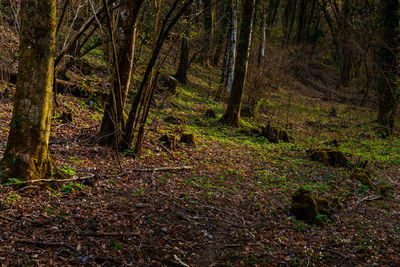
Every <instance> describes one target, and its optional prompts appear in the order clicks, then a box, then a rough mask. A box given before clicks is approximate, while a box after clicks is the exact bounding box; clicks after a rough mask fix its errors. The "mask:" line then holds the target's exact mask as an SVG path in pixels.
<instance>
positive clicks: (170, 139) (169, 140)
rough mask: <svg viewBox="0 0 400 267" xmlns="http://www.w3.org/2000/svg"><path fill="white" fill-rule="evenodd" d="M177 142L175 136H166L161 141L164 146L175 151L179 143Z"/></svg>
mask: <svg viewBox="0 0 400 267" xmlns="http://www.w3.org/2000/svg"><path fill="white" fill-rule="evenodd" d="M176 140H177V138H176V136H175V135H173V134H164V135H163V136H161V137H160V139H159V141H160V142H161V144H163V145H164V146H166V147H167V148H169V149H171V150H175V149H176V143H177V141H176Z"/></svg>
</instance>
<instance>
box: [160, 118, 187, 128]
mask: <svg viewBox="0 0 400 267" xmlns="http://www.w3.org/2000/svg"><path fill="white" fill-rule="evenodd" d="M164 121H165V122H166V123H169V124H174V125H180V126H182V127H185V126H186V119H185V118H184V117H180V116H173V115H170V116H168V117H166V118H165V119H164Z"/></svg>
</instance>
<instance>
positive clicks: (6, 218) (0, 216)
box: [0, 215, 18, 222]
mask: <svg viewBox="0 0 400 267" xmlns="http://www.w3.org/2000/svg"><path fill="white" fill-rule="evenodd" d="M0 219H4V220H7V221H10V222H18V220H15V219H13V218H10V217H7V216H4V215H0Z"/></svg>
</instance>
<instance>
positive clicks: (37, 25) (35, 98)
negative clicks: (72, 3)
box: [1, 0, 56, 182]
mask: <svg viewBox="0 0 400 267" xmlns="http://www.w3.org/2000/svg"><path fill="white" fill-rule="evenodd" d="M55 36H56V0H22V1H21V36H20V60H19V66H18V76H17V77H18V78H17V85H16V94H15V99H14V111H13V117H12V120H11V127H10V133H9V136H8V142H7V148H6V151H5V154H4V157H3V159H2V161H1V180H2V182H5V181H7V180H8V179H9V178H11V177H13V178H19V179H22V180H34V179H40V178H43V177H45V176H46V174H48V173H49V172H50V168H51V166H52V165H51V160H50V157H49V153H48V144H49V135H50V124H51V109H52V89H53V70H54V56H55V40H56V38H55Z"/></svg>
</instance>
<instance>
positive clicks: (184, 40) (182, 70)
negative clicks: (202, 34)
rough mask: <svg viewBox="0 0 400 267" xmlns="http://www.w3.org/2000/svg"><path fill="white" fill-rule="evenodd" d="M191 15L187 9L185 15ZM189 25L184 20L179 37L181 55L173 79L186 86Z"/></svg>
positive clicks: (188, 63)
mask: <svg viewBox="0 0 400 267" xmlns="http://www.w3.org/2000/svg"><path fill="white" fill-rule="evenodd" d="M190 13H191V9H190V8H188V10H187V11H186V14H187V15H188V16H189V15H190ZM190 26H191V25H190V23H189V22H188V20H185V23H184V25H183V27H185V30H184V32H183V34H182V37H181V47H180V50H181V53H180V56H179V65H178V70H177V71H176V74H175V78H176V79H177V80H178V81H179V82H181V83H183V84H186V82H187V80H188V78H187V72H188V69H189V65H190V62H189V56H190Z"/></svg>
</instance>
